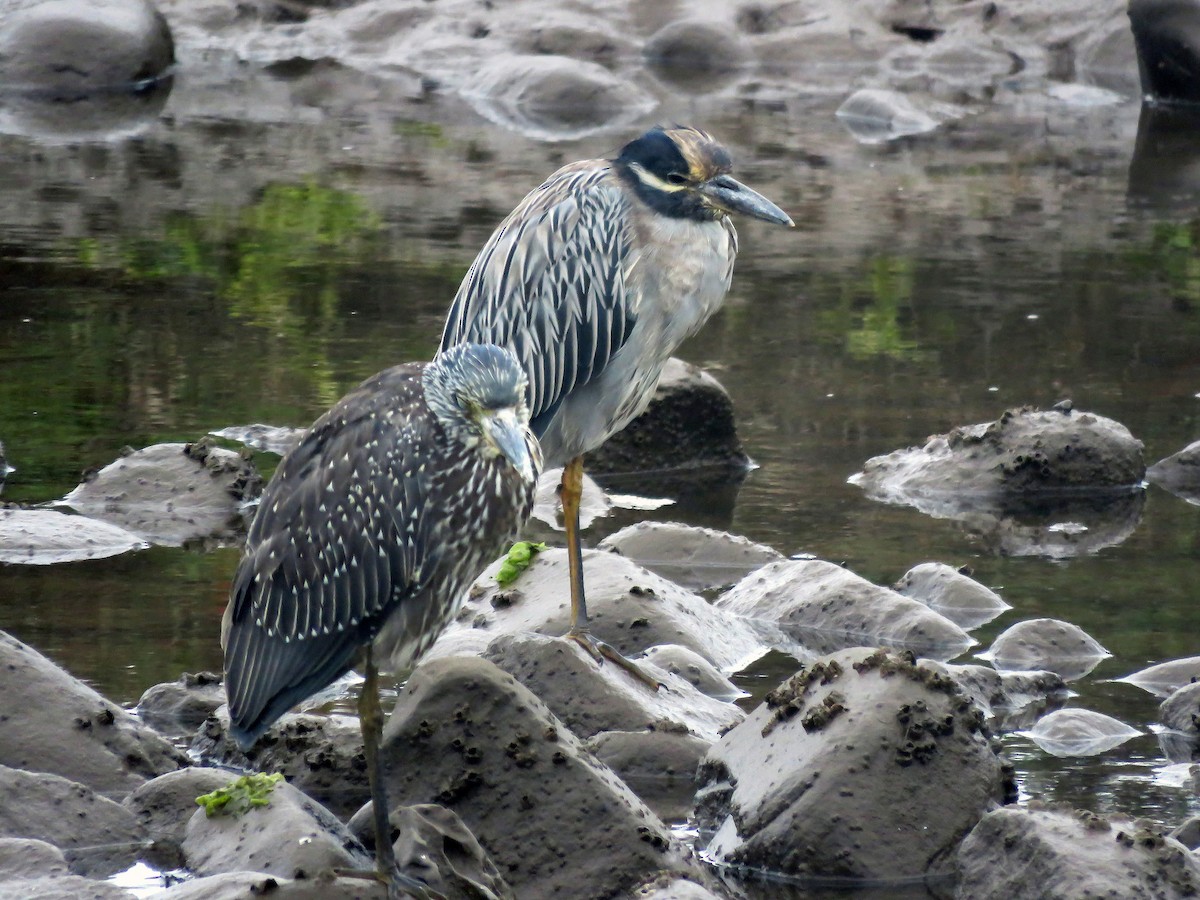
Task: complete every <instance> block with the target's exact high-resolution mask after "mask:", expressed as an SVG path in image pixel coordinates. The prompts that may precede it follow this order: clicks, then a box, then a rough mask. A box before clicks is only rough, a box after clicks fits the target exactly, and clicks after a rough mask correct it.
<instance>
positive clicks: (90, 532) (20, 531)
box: [0, 509, 150, 566]
mask: <svg viewBox="0 0 1200 900" xmlns="http://www.w3.org/2000/svg"><path fill="white" fill-rule="evenodd" d="M149 546H150V545H149V544H148V543H146V542H145V541H144V540H142V539H141V538H140V537H139V536H138V535H136V534H133V533H132V532H129V531H126V530H125V529H124V528H119V527H117V526H116V525H112V524H110V523H108V522H101V521H100V520H98V519H91V518H88V517H87V516H69V515H67V514H66V513H60V512H55V511H54V510H50V509H0V563H10V564H14V565H30V566H49V565H57V564H58V563H64V562H78V561H79V560H84V559H105V558H106V557H109V556H118V555H120V554H122V553H129V552H130V551H133V550H145V549H146V548H147V547H149Z"/></svg>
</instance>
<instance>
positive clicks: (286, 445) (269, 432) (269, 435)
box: [209, 423, 308, 456]
mask: <svg viewBox="0 0 1200 900" xmlns="http://www.w3.org/2000/svg"><path fill="white" fill-rule="evenodd" d="M307 430H308V429H307V428H295V427H293V426H290V425H262V424H258V423H256V424H254V425H230V426H229V427H228V428H219V429H217V430H216V431H210V432H209V434H211V435H212V436H213V437H219V438H224V439H225V440H227V441H238V442H239V443H242V444H245V445H246V446H247V447H249V448H250V449H251V450H262V451H264V452H266V453H274V454H275V455H276V456H283V454H285V453H287V452H288V451H289V450H291V449H292V448H293V447H295V446H296V445H297V444H298V443H300V438H302V437H303V436H304V432H305V431H307Z"/></svg>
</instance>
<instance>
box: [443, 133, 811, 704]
mask: <svg viewBox="0 0 1200 900" xmlns="http://www.w3.org/2000/svg"><path fill="white" fill-rule="evenodd" d="M731 169H732V163H731V160H730V157H729V153H728V151H726V149H725V148H724V147H722V146H721V145H720V144H718V143H717V142H716V141H715V140H713V138H711V137H710V136H709V135H707V134H705V133H704V132H702V131H697V130H695V129H692V128H673V129H668V130H664V129H661V128H655V129H653V130H651V131H648V132H647V133H646V134H644V135H642V136H641V137H640V138H638V139H637V140H634V141H632V142H630V143H629V144H627V145H626V146H625V147H624V148H623V149H622V150H621V152H620V154H619V155H618V156H617V157H616V159H611V160H605V159H600V160H586V161H583V162H577V163H573V164H571V165H568V166H565V167H564V168H562V169H560V170H559V171H558V172H556V173H555V174H553V175H551V176H550V178H549V180H547V181H546V182H545V183H544V184H543V185H542V186H541V187H539V188H537V189H536V190H535V191H533V192H532V193H531V194H529V195H528V196H527V197H526V198H525V199H524V200H522V201H521V203H520V204H519V205H518V206H517V208H516V209H515V210H513V212H512V213H511V214H510V215H509V216H508V218H506V219H505V220H504V221H503V222H501V223H500V226H499V227H498V228H497V229H496V231H495V233H494V234H493V235H492V236H491V238H490V239H489V240H488V242H487V244H486V246H485V247H484V248H483V250H482V251H480V253H479V256H478V257H476V259H475V262H474V263H473V264H472V266H471V269H470V271H469V272H468V273H467V276H466V278H465V279H464V280H463V283H462V285H461V287H459V289H458V295H457V296H456V297H455V298H454V304H453V306H452V307H451V309H450V315H449V318H448V319H447V321H446V328H445V332H444V333H443V335H442V346H443V347H448V346H451V345H453V344H456V343H459V342H460V341H481V342H487V343H494V344H499V345H500V346H506V347H509V348H511V349H512V351H513V352H514V353H515V354H516V355H517V357H518V359H519V360H520V361H521V364H522V366H524V368H525V372H526V374H527V375H528V377H529V407H530V412H531V414H532V416H533V419H532V426H533V430H534V432H535V433H536V434H537V436H538V438H539V439H540V441H541V444H542V452H543V454H544V456H545V461H546V465H547V467H550V466H558V465H565V468H564V470H563V477H562V493H561V496H562V507H563V518H564V521H565V525H566V532H567V552H568V555H569V559H570V579H571V629H570V632H569V633H568V636H569V637H571V638H572V639H573V640H575V641H576V642H578V643H579V644H580V645H581V646H582V647H584V649H586V650H587V651H588V652H589V653H591V654H592V655H593V656H594V657H595V658H596V659H598V660H599V659H600V658H601V657H602V656H603V657H607V658H609V659H613V660H614V661H616V662H618V663H619V664H621V665H623V666H624V667H626V668H629V669H630V670H631V671H634V672H635V673H636V674H638V675H639V676H640V675H641V673H640V672H637V670H636V669H635V668H634V667H633V666H632V664H630V663H628V662H627V661H626V660H625V659H624V658H623V657H621V656H620V655H619V654H617V653H616V651H615V650H613V649H612V648H611V647H608V646H607V645H606V644H604V643H603V642H601V641H599V640H597V639H595V638H593V637H592V636H591V635H590V634H589V631H588V617H587V605H586V602H585V598H584V592H583V564H582V552H581V550H580V545H579V497H580V492H581V490H582V483H583V461H582V457H583V454H585V453H587V452H588V451H590V450H594V449H595V448H596V447H598V446H600V444H602V443H604V441H605V440H606V439H607V438H609V437H610V436H611V435H613V434H615V433H616V432H618V431H620V430H621V429H622V428H624V427H625V426H626V425H627V424H628V423H629V422H630V421H631V420H633V419H634V418H635V417H636V416H637V415H638V414H640V413H641V412H642V411H643V410H644V409H645V408H646V406H647V404H649V402H650V399H651V397H652V396H653V393H654V389H655V386H656V385H657V383H658V377H659V374H660V373H661V371H662V368H663V365H664V364H665V363H666V361H667V359H668V357H670V355H671V353H672V352H673V351H674V350H675V348H676V347H677V346H678V345H679V344H680V342H682V341H683V340H684V339H685V338H687V337H689V336H690V335H692V334H693V333H695V332H696V331H697V330H698V329H699V328H700V326H701V325H703V324H704V322H705V321H706V320H707V319H708V317H709V316H710V315H712V314H713V313H714V312H715V311H716V310H717V309H718V307H720V305H721V303H722V301H723V300H724V298H725V293H726V291H728V290H729V284H730V279H731V278H732V276H733V261H734V257H735V256H736V254H737V232H736V231H735V230H734V227H733V223H732V222H730V221H729V217H728V213H730V212H736V213H744V214H746V215H748V216H752V217H754V218H757V219H762V220H764V221H767V222H773V223H776V224H780V225H791V224H792V220H791V219H790V218H788V216H787V214H786V213H784V212H783V210H781V209H780V208H779V207H777V206H776V205H775V204H774V203H772V202H771V201H770V200H768V199H766V198H765V197H763V196H762V195H760V194H758V193H756V192H755V191H752V190H750V188H748V187H746V186H745V185H743V184H741V183H739V182H738V181H736V180H734V178H733V177H732V176H731V175H730V174H729V173H730V171H731ZM644 680H647V681H650V682H651V683H653V682H652V680H650V679H648V678H647V679H644Z"/></svg>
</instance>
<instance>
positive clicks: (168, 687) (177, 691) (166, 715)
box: [137, 672, 225, 737]
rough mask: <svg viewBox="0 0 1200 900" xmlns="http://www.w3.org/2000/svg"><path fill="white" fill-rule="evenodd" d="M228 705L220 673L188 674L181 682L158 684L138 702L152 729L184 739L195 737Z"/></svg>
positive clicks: (142, 716)
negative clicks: (196, 733)
mask: <svg viewBox="0 0 1200 900" xmlns="http://www.w3.org/2000/svg"><path fill="white" fill-rule="evenodd" d="M224 702H225V689H224V688H223V687H222V686H221V676H220V675H219V674H217V673H216V672H197V673H195V674H192V673H190V672H185V673H183V675H181V676H180V677H179V680H177V681H168V682H164V683H162V684H156V685H154V686H152V687H149V688H147V689H146V691H145V693H143V694H142V696H141V699H140V700H138V704H137V714H138V716H139V717H140V718H141V720H142V721H143V722H145V723H146V724H147V725H149V726H150V727H151V728H154V729H156V730H157V731H160V732H162V733H163V734H168V735H171V736H172V737H182V736H183V735H186V734H192V733H193V732H195V730H196V729H197V728H199V727H200V726H201V725H203V724H204V720H205V719H207V718H208V717H209V716H210V715H212V714H213V713H214V712H216V710H217V707H218V706H220V705H221V704H222V703H224Z"/></svg>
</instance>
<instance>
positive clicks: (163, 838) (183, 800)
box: [122, 766, 237, 865]
mask: <svg viewBox="0 0 1200 900" xmlns="http://www.w3.org/2000/svg"><path fill="white" fill-rule="evenodd" d="M236 777H237V773H236V772H232V771H230V770H227V769H213V768H208V767H202V766H188V767H187V768H186V769H179V770H178V771H176V772H168V773H167V774H166V775H160V776H158V777H157V778H154V779H152V780H150V781H147V782H146V783H145V784H143V785H142V786H141V787H140V788H138V789H137V790H136V791H134V792H133V793H132V794H130V795H129V796H128V797H126V798H125V802H124V803H123V804H122V806H124V807H125V808H126V809H127V810H129V811H130V812H131V813H133V815H134V817H135V818H136V819H137V821H138V823H139V824H140V825H141V826H142V828H144V829H145V830H146V834H147V836H148V837H149V839H150V840H152V841H154V843H155V850H156V856H157V855H160V854H162V853H171V854H175V855H177V856H179V857H180V860H179V862H176V865H179V864H181V862H182V852H183V850H182V845H183V838H184V835H185V834H186V832H187V824H188V822H190V821H191V819H192V816H193V814H194V813H195V812H196V810H197V808H198V807H197V806H196V798H197V797H199V796H201V795H203V794H208V793H211V792H212V791H215V790H216V789H217V788H221V787H224V786H226V785H227V784H229V782H230V781H232V780H233V779H234V778H236Z"/></svg>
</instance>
